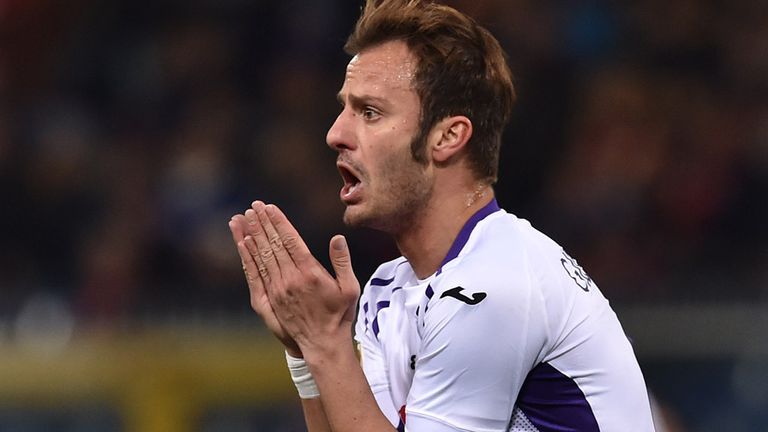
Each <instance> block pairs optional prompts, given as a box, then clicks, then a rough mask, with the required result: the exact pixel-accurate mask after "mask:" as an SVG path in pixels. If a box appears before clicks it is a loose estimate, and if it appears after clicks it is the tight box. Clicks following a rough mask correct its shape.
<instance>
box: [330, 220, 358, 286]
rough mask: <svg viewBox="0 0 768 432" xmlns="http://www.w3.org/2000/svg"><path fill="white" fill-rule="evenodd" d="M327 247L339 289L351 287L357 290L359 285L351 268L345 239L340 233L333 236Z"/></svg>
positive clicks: (350, 259) (350, 258)
mask: <svg viewBox="0 0 768 432" xmlns="http://www.w3.org/2000/svg"><path fill="white" fill-rule="evenodd" d="M329 249H330V251H329V255H330V257H331V265H332V266H333V271H334V272H336V280H338V281H339V285H340V286H341V289H342V290H343V291H347V290H352V289H354V290H355V291H359V289H360V286H359V282H358V281H357V278H356V277H355V272H354V270H352V257H351V256H350V254H349V246H348V245H347V239H345V238H344V236H343V235H341V234H338V235H335V236H333V238H332V239H331V244H330V248H329Z"/></svg>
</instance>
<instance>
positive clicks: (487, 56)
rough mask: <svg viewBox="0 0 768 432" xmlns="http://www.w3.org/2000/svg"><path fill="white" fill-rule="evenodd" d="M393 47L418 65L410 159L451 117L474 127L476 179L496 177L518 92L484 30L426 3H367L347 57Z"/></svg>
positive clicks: (422, 155)
mask: <svg viewBox="0 0 768 432" xmlns="http://www.w3.org/2000/svg"><path fill="white" fill-rule="evenodd" d="M393 40H402V41H404V42H405V43H406V44H407V46H408V48H409V49H410V50H411V52H412V53H413V54H414V55H415V57H416V58H417V62H418V63H417V66H416V74H415V77H414V87H415V90H416V93H417V94H418V95H419V98H420V100H421V119H420V130H419V135H418V136H417V137H416V138H417V139H415V140H414V141H413V143H412V145H411V151H412V153H413V157H414V158H415V159H416V160H417V161H420V162H425V161H426V155H425V150H424V144H425V143H426V136H427V134H428V133H429V131H430V130H431V129H432V127H433V126H434V125H435V124H437V122H439V121H440V120H442V119H444V118H446V117H450V116H453V115H465V116H467V117H468V118H469V119H470V121H472V125H473V129H474V131H473V135H472V137H471V138H470V141H469V142H468V144H467V147H468V152H469V153H468V154H469V161H470V164H471V166H472V168H473V170H474V171H475V174H476V175H477V177H478V178H480V179H482V180H487V181H490V182H491V183H494V182H495V181H496V179H497V177H498V169H499V168H498V167H499V149H500V146H501V134H502V132H503V130H504V127H505V126H506V124H507V122H508V121H509V116H510V113H511V110H512V105H513V103H514V100H515V90H514V86H513V85H512V74H511V72H510V71H509V67H508V66H507V61H506V57H505V54H504V51H503V50H502V49H501V46H500V45H499V42H498V41H497V40H496V38H494V37H493V36H492V35H491V34H490V32H488V30H486V29H485V28H483V27H481V26H480V25H478V24H477V23H476V22H475V20H473V19H472V18H470V17H468V16H467V15H464V14H463V13H461V12H459V11H457V10H456V9H453V8H451V7H448V6H445V5H439V4H436V3H433V2H431V1H423V0H366V4H365V7H364V8H363V11H362V14H361V16H360V18H359V19H358V21H357V24H356V25H355V29H354V31H353V32H352V34H351V35H350V36H349V39H348V40H347V43H346V45H345V46H344V50H345V51H346V52H347V53H348V54H350V55H355V54H358V53H360V52H361V51H363V50H365V49H367V48H371V47H374V46H376V45H379V44H382V43H384V42H389V41H393Z"/></svg>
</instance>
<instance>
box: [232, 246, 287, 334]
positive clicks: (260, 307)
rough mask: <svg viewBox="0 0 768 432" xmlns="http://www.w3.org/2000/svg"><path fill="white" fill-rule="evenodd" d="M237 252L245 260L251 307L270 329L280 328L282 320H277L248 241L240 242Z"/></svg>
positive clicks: (244, 267) (244, 265)
mask: <svg viewBox="0 0 768 432" xmlns="http://www.w3.org/2000/svg"><path fill="white" fill-rule="evenodd" d="M237 252H238V253H239V254H240V257H241V259H242V261H243V269H244V271H245V277H246V280H247V281H248V291H249V292H250V300H251V308H253V310H254V311H256V313H257V314H259V316H261V318H262V319H263V320H264V323H265V324H266V325H267V327H268V328H269V329H272V330H273V331H275V330H276V329H280V328H281V327H280V322H279V321H278V320H277V316H276V315H275V311H274V310H273V309H272V305H271V304H270V303H269V297H267V292H266V290H265V289H264V284H263V282H262V280H261V277H259V273H258V269H257V266H256V262H255V261H254V260H253V259H252V256H251V253H250V251H249V250H248V247H247V246H246V241H241V242H238V244H237Z"/></svg>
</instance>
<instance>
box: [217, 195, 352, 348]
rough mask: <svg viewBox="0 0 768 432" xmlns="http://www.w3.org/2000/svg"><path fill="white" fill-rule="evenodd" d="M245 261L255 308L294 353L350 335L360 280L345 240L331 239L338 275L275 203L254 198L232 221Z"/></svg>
mask: <svg viewBox="0 0 768 432" xmlns="http://www.w3.org/2000/svg"><path fill="white" fill-rule="evenodd" d="M229 228H230V231H232V238H233V240H234V242H235V244H236V245H237V252H238V254H239V255H240V259H241V261H242V265H243V271H244V272H245V277H246V280H247V282H248V289H249V291H250V298H251V307H252V308H253V309H254V311H256V313H258V314H259V315H260V316H261V317H262V319H264V322H265V323H266V325H267V327H268V328H269V329H270V330H271V331H272V332H273V333H274V334H275V336H276V337H277V338H278V339H279V340H280V341H281V342H282V343H283V345H285V347H286V350H287V351H288V353H289V354H291V355H293V356H296V357H301V356H302V351H303V352H306V351H308V350H312V349H314V348H322V347H324V346H328V344H333V343H335V342H336V341H337V340H339V338H349V337H350V335H351V326H352V322H353V320H354V313H355V305H356V302H357V298H358V297H359V295H360V284H359V282H358V281H357V278H356V277H355V274H354V272H353V270H352V261H351V257H350V254H349V248H348V246H347V243H346V239H345V238H344V237H343V236H341V235H336V236H334V237H333V238H332V239H331V241H330V248H329V249H330V250H329V253H330V258H331V264H332V265H333V269H334V271H335V273H336V277H335V278H334V277H333V276H332V275H331V274H330V273H328V271H326V270H325V268H324V267H323V266H322V264H320V263H319V262H318V261H317V259H315V257H314V256H312V254H311V252H310V251H309V248H307V245H306V244H305V243H304V240H303V239H302V238H301V236H300V235H299V233H298V232H297V231H296V229H295V228H294V227H293V225H292V224H291V223H290V222H289V221H288V218H287V217H286V216H285V215H284V214H283V212H282V211H281V210H280V209H279V208H278V207H277V206H275V205H272V204H270V205H265V204H264V203H263V202H261V201H255V202H254V203H253V205H252V208H250V209H248V210H247V211H245V213H244V214H238V215H235V216H233V217H232V219H231V220H230V222H229Z"/></svg>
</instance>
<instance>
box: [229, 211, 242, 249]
mask: <svg viewBox="0 0 768 432" xmlns="http://www.w3.org/2000/svg"><path fill="white" fill-rule="evenodd" d="M244 224H245V216H243V215H241V214H238V215H234V216H232V219H230V220H229V231H230V232H231V233H232V240H234V242H235V245H237V244H238V243H240V242H241V241H243V238H245V228H244V226H245V225H244Z"/></svg>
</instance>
